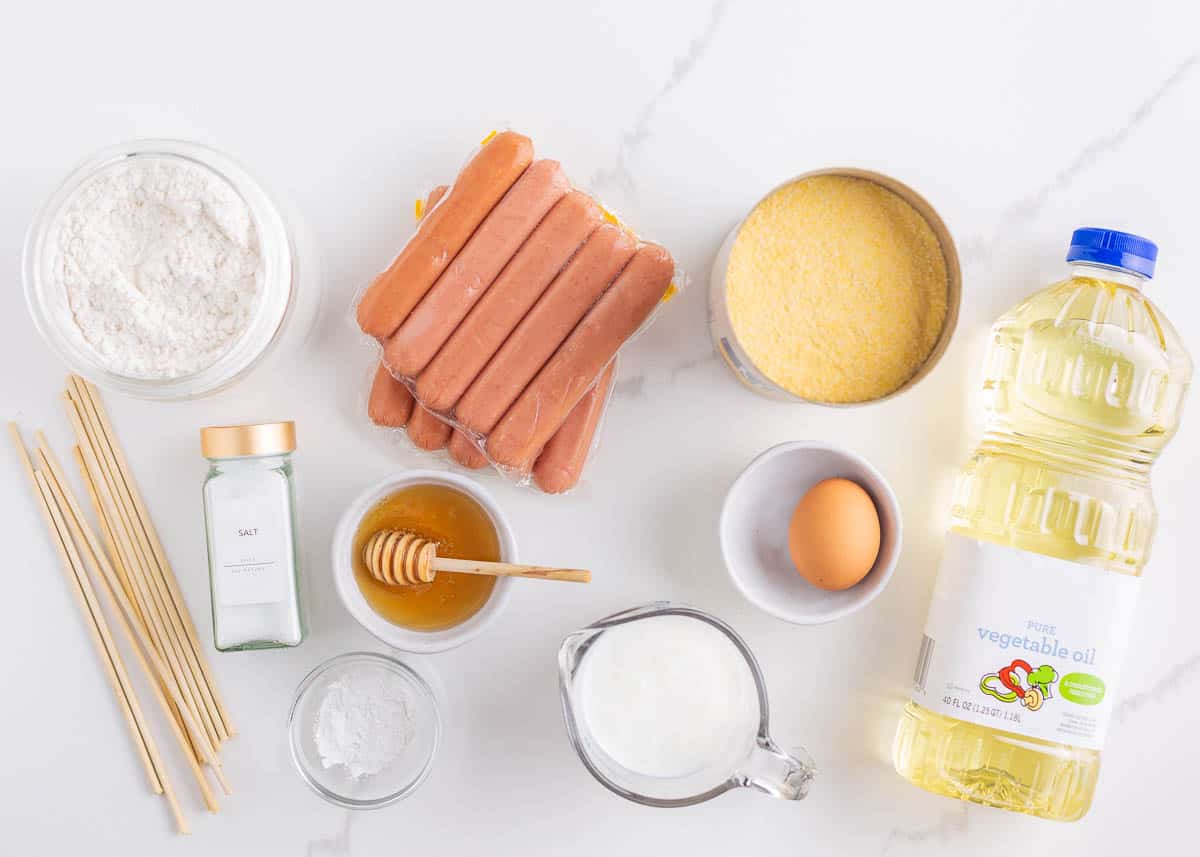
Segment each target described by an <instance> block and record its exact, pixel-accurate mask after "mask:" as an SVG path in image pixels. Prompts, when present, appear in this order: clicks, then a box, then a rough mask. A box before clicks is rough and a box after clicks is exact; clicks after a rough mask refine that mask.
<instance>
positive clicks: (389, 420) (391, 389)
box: [367, 363, 413, 428]
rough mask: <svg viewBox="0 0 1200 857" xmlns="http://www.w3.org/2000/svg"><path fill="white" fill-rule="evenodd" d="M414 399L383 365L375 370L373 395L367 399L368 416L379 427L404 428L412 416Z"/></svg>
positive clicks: (372, 387)
mask: <svg viewBox="0 0 1200 857" xmlns="http://www.w3.org/2000/svg"><path fill="white" fill-rule="evenodd" d="M412 410H413V397H412V393H410V392H408V387H405V386H404V385H403V384H401V383H400V382H399V381H397V380H396V379H395V378H393V377H392V373H391V372H389V371H388V369H387V367H386V366H384V365H383V364H382V363H380V364H379V367H378V368H377V369H376V370H375V380H374V381H372V382H371V395H370V397H369V398H368V399H367V416H368V417H370V418H371V422H373V423H375V425H377V426H388V427H390V428H403V427H404V426H405V425H407V424H408V418H409V417H410V416H412Z"/></svg>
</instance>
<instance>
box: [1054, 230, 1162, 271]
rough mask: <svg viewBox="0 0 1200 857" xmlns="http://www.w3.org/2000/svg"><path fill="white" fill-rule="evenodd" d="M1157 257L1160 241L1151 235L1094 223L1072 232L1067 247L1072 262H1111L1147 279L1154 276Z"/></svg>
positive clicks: (1101, 263)
mask: <svg viewBox="0 0 1200 857" xmlns="http://www.w3.org/2000/svg"><path fill="white" fill-rule="evenodd" d="M1156 259H1158V245H1157V244H1155V243H1154V242H1153V241H1151V240H1150V239H1149V238H1143V237H1141V236H1140V235H1132V234H1130V233H1128V232H1118V231H1117V230H1115V229H1097V228H1095V227H1093V226H1086V227H1084V228H1082V229H1076V230H1075V232H1074V233H1073V234H1072V235H1071V246H1070V247H1069V248H1068V249H1067V261H1068V262H1092V263H1094V264H1097V265H1107V266H1108V267H1110V268H1120V269H1122V270H1125V271H1129V272H1131V273H1134V274H1137V275H1138V276H1141V277H1145V278H1146V279H1150V278H1151V277H1153V276H1154V262H1155V260H1156Z"/></svg>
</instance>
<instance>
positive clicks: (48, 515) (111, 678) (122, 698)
mask: <svg viewBox="0 0 1200 857" xmlns="http://www.w3.org/2000/svg"><path fill="white" fill-rule="evenodd" d="M8 430H9V433H10V434H11V436H12V441H13V445H14V446H15V447H16V450H17V455H18V457H19V458H20V459H21V464H22V465H23V469H24V470H25V475H26V476H27V477H28V478H29V481H30V482H31V483H32V485H33V489H34V494H35V497H36V498H37V499H38V500H39V508H40V509H41V511H42V515H43V516H44V518H45V521H46V526H47V528H48V529H49V531H50V536H51V538H52V540H53V541H54V545H55V547H56V548H57V549H58V552H59V559H61V560H62V565H63V570H64V571H65V572H67V578H68V582H69V583H70V584H71V592H72V593H73V594H74V595H75V598H76V603H77V604H78V605H79V609H80V610H81V611H82V612H83V614H84V616H85V617H86V619H87V626H88V630H89V631H90V632H91V637H92V642H93V643H94V644H95V645H96V650H97V652H98V653H99V654H100V661H101V663H102V664H103V666H104V673H105V676H106V677H107V678H108V682H109V684H110V685H111V687H112V689H113V692H114V693H115V694H116V696H117V701H118V702H119V703H120V706H121V713H122V714H123V715H124V716H125V722H126V725H128V726H129V729H130V732H131V733H132V734H133V739H134V743H135V744H136V745H137V749H138V756H139V757H140V758H141V762H142V767H143V768H144V769H145V771H146V778H147V779H148V780H149V782H150V789H151V790H152V791H153V792H154V793H155V794H162V781H161V780H160V778H159V776H158V770H157V767H156V766H155V764H154V762H153V760H151V758H150V753H149V750H148V748H147V746H146V734H145V733H144V732H143V731H142V729H143V725H144V724H143V720H142V717H141V712H140V711H139V712H138V714H136V715H135V714H134V712H133V708H134V706H135V705H136V704H137V699H136V697H134V696H133V690H132V688H131V686H130V685H129V679H128V676H127V675H125V670H124V665H121V666H120V667H118V666H117V664H119V663H120V654H119V653H118V652H117V650H116V647H115V646H110V645H109V644H110V642H111V641H110V639H109V638H108V635H106V634H105V633H104V632H102V631H101V630H100V624H101V623H102V622H103V621H104V617H103V616H100V617H97V616H96V614H95V613H94V612H93V610H92V605H91V604H89V603H88V600H87V598H86V597H85V595H84V592H83V585H82V584H81V583H80V580H79V564H78V563H76V562H73V561H72V556H71V553H72V550H73V548H72V547H69V546H68V545H67V543H66V533H65V532H64V531H63V530H61V529H59V527H58V526H57V524H56V522H55V519H54V512H53V511H52V510H51V508H50V499H49V498H48V497H47V496H46V495H45V494H44V493H43V492H42V485H41V483H40V482H39V481H38V475H37V471H35V470H34V468H33V462H32V461H31V460H30V458H29V453H28V452H27V451H26V449H25V442H24V441H23V440H22V439H21V432H20V430H19V429H18V428H17V426H16V424H15V423H9V424H8ZM114 657H115V658H116V660H115V661H114Z"/></svg>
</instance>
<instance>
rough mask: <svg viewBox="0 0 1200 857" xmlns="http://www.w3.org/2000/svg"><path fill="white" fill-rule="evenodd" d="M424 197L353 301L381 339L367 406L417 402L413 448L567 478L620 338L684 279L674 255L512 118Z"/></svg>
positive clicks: (574, 473)
mask: <svg viewBox="0 0 1200 857" xmlns="http://www.w3.org/2000/svg"><path fill="white" fill-rule="evenodd" d="M418 208H419V209H422V208H423V211H421V212H419V214H420V215H421V216H419V223H418V228H417V231H416V233H415V234H414V235H413V236H412V238H410V239H409V241H408V243H407V244H405V246H404V247H403V248H402V249H401V251H400V254H399V255H398V256H397V257H396V259H395V260H394V261H393V262H392V264H391V265H390V266H389V267H388V268H387V270H385V271H384V272H383V273H381V274H380V275H379V276H378V277H376V279H375V281H374V282H373V283H372V284H371V285H370V286H369V287H368V288H367V289H366V290H365V291H364V292H363V293H362V294H361V296H360V297H359V300H358V302H357V306H356V318H357V321H358V325H359V327H360V329H361V330H362V331H363V332H364V333H366V334H368V335H369V336H371V337H374V339H375V340H376V341H377V342H378V343H379V347H380V360H381V363H380V366H381V368H380V370H379V371H378V372H377V374H376V377H375V381H374V382H373V384H372V392H371V402H370V403H369V405H368V411H369V412H370V414H371V418H372V420H374V421H376V422H377V423H380V424H383V425H390V424H392V423H395V422H396V421H397V420H398V419H399V417H400V415H401V414H402V413H404V412H405V410H406V408H407V413H406V414H405V416H404V419H403V425H404V427H405V428H406V430H407V432H408V435H409V438H410V439H411V440H412V442H413V443H414V444H415V445H417V446H418V447H421V448H423V449H441V448H445V449H446V450H447V452H448V454H449V455H450V456H451V457H452V458H453V459H454V460H455V461H457V462H458V463H460V464H462V465H463V466H464V467H468V468H471V469H478V468H480V467H483V466H485V465H486V464H488V463H491V464H492V465H494V466H495V467H496V468H497V469H499V470H500V471H501V472H503V473H505V474H507V475H509V476H512V477H514V478H517V479H520V480H522V481H529V480H531V479H532V481H534V482H535V483H536V484H538V485H539V486H540V487H542V488H543V490H546V491H550V492H553V493H558V492H561V491H565V490H568V489H569V488H570V487H572V486H573V485H574V484H575V482H576V481H577V480H578V478H579V474H580V472H581V471H582V468H583V464H584V461H585V460H586V458H587V452H588V450H589V449H590V448H591V446H592V441H593V438H594V435H595V432H596V430H597V427H598V425H599V422H600V419H601V417H602V415H603V411H604V408H605V404H606V402H607V400H608V397H609V393H610V391H611V389H612V384H613V378H614V376H615V372H616V362H615V358H616V355H617V352H618V351H619V350H620V348H621V347H622V346H623V345H624V344H625V342H626V341H628V340H629V339H630V338H631V337H632V336H633V335H634V334H635V333H636V332H638V331H639V330H640V329H641V328H642V327H643V326H645V324H646V323H647V322H648V321H649V319H650V318H651V317H652V315H653V314H654V311H655V309H656V308H657V307H658V306H659V305H660V304H661V303H662V302H664V301H665V300H667V299H669V297H671V295H672V294H673V293H674V291H675V285H674V284H675V283H676V282H677V279H678V278H677V275H676V269H675V262H674V260H673V259H672V257H671V255H670V254H669V253H668V252H667V251H666V250H665V249H663V248H662V247H660V246H659V245H657V244H653V243H650V242H646V241H643V240H640V239H639V238H638V237H637V236H636V235H635V234H634V233H633V232H632V231H630V230H629V228H628V227H626V226H625V225H624V224H622V223H621V222H620V221H619V220H617V218H616V217H614V216H613V215H612V214H611V213H609V212H608V211H607V210H606V209H605V208H604V207H603V206H601V205H600V204H599V203H598V202H596V201H595V200H594V199H593V198H592V197H591V196H589V195H588V194H587V193H585V192H583V191H581V190H579V189H578V188H576V187H574V186H573V185H572V184H571V182H570V180H569V179H568V178H567V176H566V173H565V171H564V170H563V167H562V165H561V164H559V163H558V162H557V161H553V160H548V159H538V158H536V157H535V155H534V147H533V143H532V141H531V140H530V139H529V138H528V137H525V136H522V135H521V134H518V133H515V132H513V131H504V132H500V133H494V134H492V135H489V137H488V138H486V139H485V140H484V141H483V143H482V144H481V146H480V148H479V150H478V151H477V152H476V153H475V154H474V156H473V157H472V158H471V159H470V160H469V161H468V162H467V164H466V166H464V167H463V169H462V171H461V172H460V173H459V175H458V177H457V178H456V179H455V181H454V183H453V184H452V185H449V186H445V187H438V188H436V189H435V190H434V191H433V192H432V193H431V194H430V195H429V198H428V199H427V200H426V201H425V204H424V205H423V206H418ZM385 376H387V378H390V379H391V383H390V384H389V383H388V380H387V378H385ZM405 393H407V397H408V399H407V402H408V404H407V405H406V404H405V402H406V400H405ZM381 420H383V422H381ZM387 420H391V421H392V422H391V423H389V422H387Z"/></svg>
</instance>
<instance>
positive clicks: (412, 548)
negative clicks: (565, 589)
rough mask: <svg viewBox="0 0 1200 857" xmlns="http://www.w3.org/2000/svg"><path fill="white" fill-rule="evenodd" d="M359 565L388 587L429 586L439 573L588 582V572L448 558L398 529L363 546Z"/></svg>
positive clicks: (377, 535)
mask: <svg viewBox="0 0 1200 857" xmlns="http://www.w3.org/2000/svg"><path fill="white" fill-rule="evenodd" d="M363 562H364V563H366V566H367V570H368V571H370V572H371V576H372V577H374V578H375V579H376V580H378V581H381V582H383V583H387V584H389V585H391V586H413V585H415V584H418V583H432V582H433V578H434V577H435V576H436V575H437V573H438V572H439V571H456V572H459V573H460V574H487V575H491V576H493V577H532V578H537V579H540V580H566V581H570V582H572V583H590V582H591V580H592V573H591V572H590V571H587V570H585V569H581V568H547V567H545V566H540V565H516V564H514V563H511V562H482V561H479V560H473V559H448V558H445V557H439V556H438V555H437V544H436V543H435V542H432V541H430V540H429V539H423V538H421V537H420V536H415V535H413V534H412V533H406V532H403V531H401V530H380V531H379V532H377V533H375V534H374V535H373V536H371V538H369V539H367V543H366V544H365V545H363Z"/></svg>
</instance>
